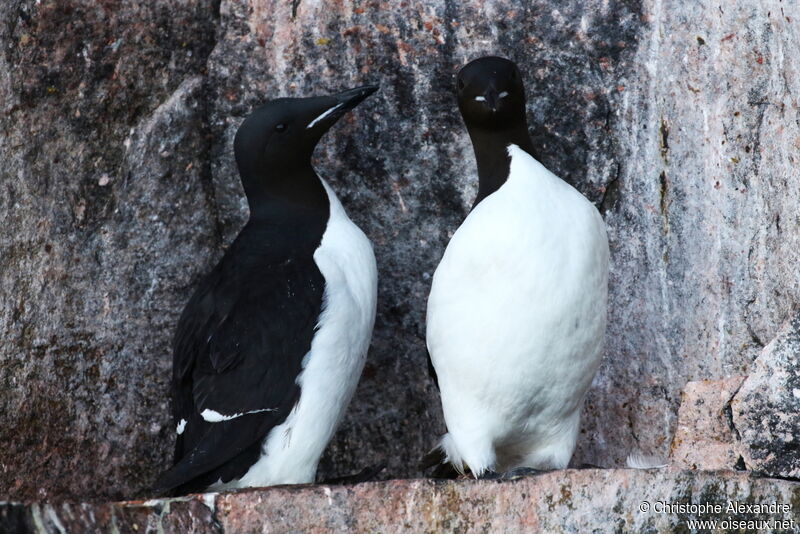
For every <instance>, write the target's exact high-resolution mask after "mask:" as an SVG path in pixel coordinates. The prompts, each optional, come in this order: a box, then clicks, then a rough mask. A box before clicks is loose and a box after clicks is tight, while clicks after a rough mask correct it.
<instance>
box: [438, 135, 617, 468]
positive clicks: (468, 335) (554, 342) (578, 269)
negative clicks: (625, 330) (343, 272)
mask: <svg viewBox="0 0 800 534" xmlns="http://www.w3.org/2000/svg"><path fill="white" fill-rule="evenodd" d="M509 154H510V156H511V165H510V175H509V178H508V180H507V181H506V183H505V184H504V185H503V186H502V187H501V188H500V189H499V190H497V191H495V192H494V193H492V194H491V195H489V196H488V197H486V198H485V199H484V200H483V201H481V202H480V203H479V204H478V205H477V206H476V207H475V209H474V210H473V211H472V212H471V213H470V215H469V216H468V217H467V219H466V220H465V221H464V223H463V224H462V225H461V227H460V228H459V229H458V230H457V231H456V233H455V234H454V235H453V238H452V239H451V241H450V243H449V245H448V246H447V249H446V251H445V253H444V256H443V258H442V261H441V263H440V264H439V267H438V268H437V270H436V273H435V275H434V278H433V284H432V288H431V294H430V297H429V300H428V317H427V342H428V348H429V351H430V353H431V359H432V361H433V364H434V367H435V369H436V372H437V375H438V378H439V385H440V390H441V396H442V406H443V410H444V415H445V420H446V422H447V427H448V430H449V431H450V434H452V437H453V438H454V439H456V438H458V437H459V436H473V435H475V436H477V435H478V434H481V433H483V434H488V438H487V437H486V436H485V435H483V436H482V437H480V439H491V440H494V442H495V444H496V445H497V444H500V445H502V443H503V442H507V443H509V444H514V443H516V444H517V445H519V444H520V443H521V442H534V441H538V442H539V443H543V442H544V441H547V440H548V439H551V438H552V439H555V440H558V439H562V437H559V436H556V435H555V434H559V435H560V434H565V435H566V434H570V433H572V432H573V430H572V429H571V428H566V427H568V426H570V425H573V423H572V422H571V420H569V421H568V419H570V418H575V417H576V416H575V414H576V413H579V409H580V404H581V402H582V399H583V396H584V394H585V392H586V390H587V388H588V387H589V384H590V382H591V380H592V377H593V376H594V373H595V371H596V369H597V365H598V364H599V361H600V357H601V350H602V341H603V336H604V332H605V322H606V293H607V277H608V242H607V238H606V232H605V225H604V223H603V220H602V218H601V217H600V215H599V213H598V212H597V210H596V209H595V208H594V206H593V205H592V204H591V203H590V202H589V201H588V200H586V199H585V198H584V197H583V196H582V195H581V194H580V193H578V192H577V191H576V190H575V189H573V188H572V187H571V186H570V185H568V184H567V183H565V182H563V181H562V180H560V179H559V178H557V177H556V176H555V175H553V174H552V173H550V172H549V171H548V170H547V169H546V168H545V167H544V166H542V165H541V164H540V163H539V162H538V161H536V160H535V159H533V158H532V157H531V156H530V155H528V154H527V153H526V152H524V151H523V150H521V149H519V148H518V147H516V146H514V145H512V146H511V147H509ZM575 421H577V419H575ZM574 424H575V425H576V424H577V423H574ZM562 427H563V429H562ZM561 430H564V432H562V431H561ZM574 431H575V432H577V428H575V429H574ZM551 434H552V435H551ZM463 439H469V438H463ZM463 439H462V441H463ZM475 439H479V438H477V437H476V438H475ZM572 439H573V440H574V436H573V438H572ZM573 445H574V441H573ZM510 446H511V445H509V447H510ZM514 446H516V445H514ZM525 447H526V445H520V448H521V452H520V454H524V453H525V451H524V449H525ZM499 448H500V449H502V446H500V447H499ZM512 448H513V447H512ZM566 448H568V449H569V451H568V453H567V455H571V452H572V446H568V447H566ZM501 452H502V450H501ZM509 454H510V453H509ZM502 460H503V459H502V458H498V462H499V463H500V464H502V463H503V462H502ZM568 460H569V458H568V457H567V459H566V461H568ZM507 463H509V464H510V463H513V461H512V460H510V459H509V460H508V462H507ZM564 463H566V462H564Z"/></svg>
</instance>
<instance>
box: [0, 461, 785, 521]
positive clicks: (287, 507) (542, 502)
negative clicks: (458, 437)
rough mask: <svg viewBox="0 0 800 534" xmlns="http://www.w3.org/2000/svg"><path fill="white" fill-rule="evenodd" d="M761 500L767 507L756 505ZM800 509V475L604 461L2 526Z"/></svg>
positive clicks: (74, 510)
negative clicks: (485, 477) (504, 475)
mask: <svg viewBox="0 0 800 534" xmlns="http://www.w3.org/2000/svg"><path fill="white" fill-rule="evenodd" d="M700 504H704V505H710V506H720V507H721V512H720V513H714V512H713V511H712V512H709V513H705V512H703V511H702V510H697V509H696V508H697V507H691V506H689V505H700ZM668 507H672V509H668ZM748 507H749V508H748ZM758 507H762V508H763V509H761V510H757V508H758ZM732 508H734V509H733V510H732ZM798 510H800V482H796V481H788V480H777V479H768V478H755V477H753V476H751V475H748V474H745V473H736V472H731V471H716V472H709V471H678V470H674V469H663V470H655V471H637V470H628V469H597V470H566V471H557V472H552V473H546V474H542V475H539V476H535V477H528V478H523V479H519V480H515V481H503V482H495V481H471V480H467V481H457V482H452V481H433V480H421V479H420V480H391V481H387V482H370V483H365V484H359V485H355V486H323V485H311V486H284V487H275V488H267V489H254V490H245V491H240V492H235V493H220V494H214V493H209V494H204V495H193V496H190V497H185V498H180V499H154V500H150V501H127V502H117V503H101V504H90V503H59V504H53V503H50V504H41V503H35V504H15V503H3V504H0V531H1V532H18V533H25V532H47V533H50V532H59V533H61V534H64V533H72V532H75V533H83V532H90V531H102V532H120V533H127V532H131V533H133V532H136V533H150V532H153V533H155V532H159V533H161V532H164V533H170V532H176V533H177V532H193V533H226V532H227V533H230V532H237V533H240V532H397V531H401V530H411V531H414V532H488V531H491V532H536V531H539V532H612V531H613V532H689V531H694V530H701V531H705V530H708V529H709V528H710V529H711V530H714V527H710V525H707V526H705V527H703V526H697V525H694V526H693V525H691V524H690V523H689V522H690V521H695V520H707V521H717V526H716V529H717V530H716V531H723V532H727V531H728V530H730V531H735V530H738V528H740V527H744V528H749V527H748V526H747V525H748V524H749V525H750V526H751V527H753V528H760V529H761V530H764V529H766V530H764V531H769V532H779V531H785V532H798V531H800V527H798V525H800V514H799V513H798ZM671 512H674V513H671ZM725 521H727V523H724V522H725ZM735 522H738V523H735ZM742 522H750V523H742ZM759 522H760V523H759Z"/></svg>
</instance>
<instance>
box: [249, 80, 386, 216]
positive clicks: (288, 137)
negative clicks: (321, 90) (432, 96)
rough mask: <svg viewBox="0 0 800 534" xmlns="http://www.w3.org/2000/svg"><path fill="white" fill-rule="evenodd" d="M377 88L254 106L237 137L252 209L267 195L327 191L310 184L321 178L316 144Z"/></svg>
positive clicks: (292, 197) (313, 197)
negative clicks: (316, 169) (314, 160)
mask: <svg viewBox="0 0 800 534" xmlns="http://www.w3.org/2000/svg"><path fill="white" fill-rule="evenodd" d="M377 90H378V87H377V86H374V85H366V86H363V87H357V88H355V89H351V90H349V91H344V92H342V93H337V94H334V95H329V96H317V97H310V98H278V99H276V100H271V101H269V102H267V103H266V104H264V105H263V106H261V107H259V108H257V109H256V110H254V111H253V112H252V113H251V114H250V115H249V116H248V117H247V118H246V119H245V120H244V122H243V123H242V125H241V126H240V127H239V130H238V131H237V132H236V138H235V140H234V154H235V156H236V164H237V166H238V167H239V173H240V174H241V176H242V185H243V186H244V190H245V193H246V194H247V199H248V202H249V203H250V211H251V213H252V212H253V211H254V208H255V207H257V206H254V204H257V203H258V202H259V200H260V199H262V198H265V197H277V198H281V199H283V200H288V201H290V202H297V203H300V204H304V203H308V202H311V203H314V202H316V201H317V200H318V198H317V197H319V195H320V191H322V192H323V193H324V190H322V186H321V184H314V183H312V182H314V181H316V182H319V180H318V179H316V176H315V175H314V172H313V170H312V169H311V155H312V153H313V152H314V148H315V147H316V146H317V143H318V142H319V140H320V138H321V137H322V136H323V135H324V134H325V132H327V131H328V129H329V128H330V127H331V126H333V125H334V124H335V123H336V121H338V120H339V119H340V118H341V117H342V115H344V114H345V113H347V112H348V111H349V110H351V109H353V108H354V107H356V106H357V105H358V104H359V103H360V102H361V101H363V100H364V99H365V98H367V97H368V96H369V95H371V94H372V93H374V92H375V91H377ZM311 177H313V178H314V179H316V180H312V179H311ZM306 197H309V198H306Z"/></svg>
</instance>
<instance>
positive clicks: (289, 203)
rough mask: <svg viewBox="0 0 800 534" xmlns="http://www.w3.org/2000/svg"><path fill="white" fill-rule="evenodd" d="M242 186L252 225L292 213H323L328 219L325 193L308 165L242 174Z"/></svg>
mask: <svg viewBox="0 0 800 534" xmlns="http://www.w3.org/2000/svg"><path fill="white" fill-rule="evenodd" d="M242 185H243V187H244V191H245V194H246V195H247V203H248V204H249V206H250V221H251V222H253V223H258V222H266V223H270V222H273V221H275V220H282V219H286V218H287V215H290V214H291V213H292V212H297V213H308V214H315V213H316V214H324V216H325V220H327V217H328V212H329V208H330V206H329V202H328V194H327V192H326V191H325V187H324V186H323V185H322V180H320V178H319V176H317V173H316V172H314V169H313V168H312V167H311V164H310V163H308V164H305V165H296V166H287V165H285V164H284V165H276V166H275V167H274V168H272V169H266V170H261V171H260V172H257V173H246V172H242ZM288 218H289V219H292V218H293V217H291V216H289V217H288Z"/></svg>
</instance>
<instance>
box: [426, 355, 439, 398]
mask: <svg viewBox="0 0 800 534" xmlns="http://www.w3.org/2000/svg"><path fill="white" fill-rule="evenodd" d="M425 354H426V355H427V356H428V376H429V377H430V378H431V380H433V384H434V385H435V386H436V389H439V377H438V376H437V375H436V368H435V367H433V360H432V359H431V351H429V350H427V349H425Z"/></svg>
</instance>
